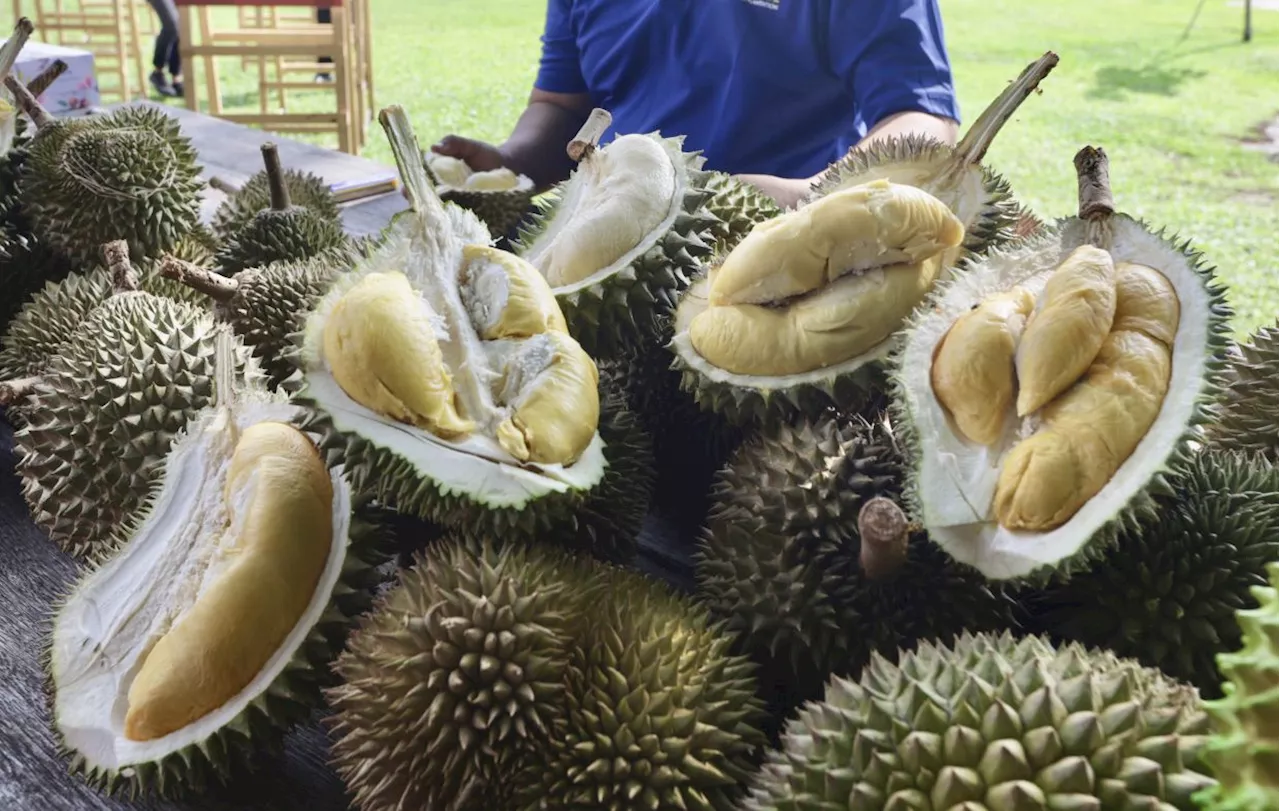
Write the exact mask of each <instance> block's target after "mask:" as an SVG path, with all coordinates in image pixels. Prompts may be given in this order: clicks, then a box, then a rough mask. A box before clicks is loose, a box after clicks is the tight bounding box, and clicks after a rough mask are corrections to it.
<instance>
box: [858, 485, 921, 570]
mask: <svg viewBox="0 0 1280 811" xmlns="http://www.w3.org/2000/svg"><path fill="white" fill-rule="evenodd" d="M910 531H911V525H910V524H909V523H908V521H907V516H906V514H905V513H904V512H903V511H902V508H901V507H899V506H898V505H897V504H896V503H894V502H893V501H891V500H890V499H887V498H884V497H882V496H877V497H875V498H872V499H868V500H867V503H865V504H863V505H862V509H860V510H859V511H858V538H859V550H858V565H859V566H860V567H861V569H862V574H863V576H865V577H866V578H867V579H868V580H879V579H882V578H885V577H888V576H890V575H892V574H893V573H894V572H896V571H898V569H899V568H901V567H902V564H903V563H906V561H907V546H908V544H909V541H910Z"/></svg>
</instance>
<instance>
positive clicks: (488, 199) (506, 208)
mask: <svg viewBox="0 0 1280 811" xmlns="http://www.w3.org/2000/svg"><path fill="white" fill-rule="evenodd" d="M423 166H424V167H425V168H426V170H427V176H428V177H430V178H431V183H432V184H433V185H435V187H436V192H437V193H438V194H439V195H440V199H441V200H443V201H445V202H447V203H454V204H456V205H459V206H462V207H463V208H465V209H468V210H470V211H473V212H475V215H476V216H477V217H479V218H480V219H481V220H482V221H483V222H484V224H485V225H487V226H488V227H489V234H490V235H491V236H492V237H493V238H494V239H502V238H503V237H509V236H511V235H512V234H513V233H514V232H515V230H516V226H517V225H519V224H520V221H521V220H523V219H524V218H525V215H526V214H528V213H530V212H531V211H532V210H533V200H534V197H536V196H537V189H536V188H535V187H534V185H533V184H532V183H529V185H528V186H527V187H525V188H515V189H467V188H461V189H460V188H454V187H452V186H446V185H442V184H441V181H440V178H439V177H437V176H436V173H435V172H433V171H431V163H430V161H424V162H423Z"/></svg>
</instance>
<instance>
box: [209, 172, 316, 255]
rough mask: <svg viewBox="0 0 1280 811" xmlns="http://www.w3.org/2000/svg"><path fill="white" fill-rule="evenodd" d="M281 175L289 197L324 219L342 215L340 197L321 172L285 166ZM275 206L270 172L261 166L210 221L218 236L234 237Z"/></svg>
mask: <svg viewBox="0 0 1280 811" xmlns="http://www.w3.org/2000/svg"><path fill="white" fill-rule="evenodd" d="M280 174H281V177H282V178H283V180H284V186H285V188H286V189H287V190H288V192H289V199H290V200H291V201H292V202H293V204H294V205H296V206H301V207H303V208H306V209H310V210H311V211H314V212H315V213H316V214H318V215H319V216H320V217H321V218H322V219H326V220H332V221H334V222H337V221H338V220H339V219H340V217H341V212H340V210H339V208H338V201H337V198H336V197H334V195H333V192H332V190H330V188H329V185H328V184H327V183H325V182H324V180H323V179H321V178H320V177H319V176H318V175H314V174H312V173H310V172H303V171H300V170H298V169H283V170H282V171H281V173H280ZM270 206H271V186H270V184H269V183H268V182H267V172H266V170H265V169H259V170H258V171H257V172H256V173H254V175H253V176H252V177H250V178H249V179H248V180H247V181H245V184H244V185H243V186H241V187H240V189H239V190H237V191H236V192H235V193H233V194H229V195H227V199H226V200H224V201H223V202H222V205H220V206H218V210H217V211H215V212H214V215H213V221H212V223H211V224H210V226H211V228H212V230H213V234H214V235H215V236H217V238H218V239H221V240H226V239H230V238H231V237H232V236H234V235H235V234H236V232H238V231H240V230H241V229H242V228H244V227H245V226H246V225H248V224H249V221H250V220H252V219H253V218H254V217H255V216H256V215H257V213H258V212H259V211H261V210H262V209H264V208H269V207H270Z"/></svg>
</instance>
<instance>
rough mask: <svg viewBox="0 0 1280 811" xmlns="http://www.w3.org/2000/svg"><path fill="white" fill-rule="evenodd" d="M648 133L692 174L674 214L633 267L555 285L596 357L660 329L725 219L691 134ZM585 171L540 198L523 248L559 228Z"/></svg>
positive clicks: (521, 240)
mask: <svg viewBox="0 0 1280 811" xmlns="http://www.w3.org/2000/svg"><path fill="white" fill-rule="evenodd" d="M648 137H650V138H653V139H655V140H656V141H658V142H659V143H661V144H662V145H663V147H664V148H665V149H666V150H667V152H668V154H670V155H671V157H672V160H673V161H675V162H677V165H678V168H679V171H680V172H681V173H682V174H683V175H684V176H685V177H686V185H685V188H684V196H683V199H682V202H681V210H680V211H679V212H678V213H677V214H676V217H675V221H674V222H673V223H672V225H671V227H670V228H669V229H668V230H667V231H666V232H665V233H664V234H662V235H661V236H660V237H659V238H658V240H657V241H656V242H655V243H654V244H653V246H652V247H650V248H649V249H648V250H647V251H645V252H644V253H642V254H641V255H640V256H638V257H636V258H635V259H634V260H633V261H632V262H631V263H630V264H629V265H627V266H626V267H623V268H621V269H618V270H616V271H615V272H614V273H612V274H610V275H609V276H607V277H605V278H603V279H601V280H599V281H597V282H595V283H592V284H589V285H585V286H574V287H565V288H554V292H555V293H556V299H557V300H558V301H559V302H560V308H561V310H563V311H564V317H565V321H566V322H567V323H568V325H569V332H570V334H571V335H573V337H574V339H575V340H577V341H578V343H579V344H581V345H582V348H583V349H584V350H586V352H587V354H589V355H591V357H593V358H596V359H604V358H611V357H615V356H616V355H617V354H618V353H619V352H621V351H623V350H624V349H627V348H628V347H633V346H638V345H639V344H641V343H642V342H643V341H644V340H646V339H648V338H655V337H658V336H659V335H661V332H662V327H663V324H664V319H665V317H667V316H669V315H670V314H671V313H673V312H674V311H675V306H676V301H677V299H678V296H679V294H680V292H681V291H682V290H684V289H685V288H686V287H688V285H689V281H690V274H692V273H693V272H694V271H695V270H696V269H697V268H698V266H699V262H700V260H702V259H704V258H706V257H709V256H710V255H711V250H712V245H713V244H714V242H715V235H714V233H713V229H714V228H715V226H716V223H717V222H718V221H717V219H716V217H715V215H713V214H711V212H710V211H709V210H708V209H707V207H706V203H707V200H708V199H709V198H710V197H711V191H710V190H709V189H708V188H707V187H706V184H707V182H708V180H709V173H708V172H707V171H705V170H703V169H702V165H703V163H704V162H705V158H703V157H702V153H701V152H697V151H695V152H685V151H684V150H683V145H684V136H675V137H670V138H663V137H662V136H660V135H659V134H657V133H650V134H649V135H648ZM605 148H606V149H607V147H605ZM582 176H583V175H582V170H581V169H575V170H574V172H573V174H572V175H570V177H569V179H568V180H566V181H564V182H563V183H560V184H559V185H557V186H556V187H555V188H553V189H552V190H551V191H549V192H547V193H546V194H545V195H543V196H542V197H541V198H540V201H539V206H538V211H537V212H535V213H534V214H533V215H531V216H530V218H529V219H528V220H527V222H526V224H525V225H524V226H523V227H521V229H520V232H519V235H518V236H517V238H516V239H515V241H514V247H515V252H516V253H517V254H520V255H522V256H524V255H528V253H529V252H530V251H531V250H532V249H533V248H534V246H536V244H537V242H538V240H539V239H540V238H541V236H542V234H543V233H544V232H546V231H547V230H548V229H550V228H552V226H553V224H554V223H555V220H556V218H557V217H558V216H561V214H562V212H561V211H560V205H561V201H562V200H563V199H564V197H565V196H566V194H567V193H568V191H569V189H571V188H572V187H573V186H574V184H576V183H580V182H583V181H582V180H581V178H582ZM566 216H567V215H566Z"/></svg>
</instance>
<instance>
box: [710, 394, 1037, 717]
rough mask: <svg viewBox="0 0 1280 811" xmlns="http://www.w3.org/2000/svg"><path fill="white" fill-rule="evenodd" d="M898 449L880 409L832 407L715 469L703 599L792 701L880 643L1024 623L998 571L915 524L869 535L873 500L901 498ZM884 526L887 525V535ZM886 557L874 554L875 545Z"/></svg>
mask: <svg viewBox="0 0 1280 811" xmlns="http://www.w3.org/2000/svg"><path fill="white" fill-rule="evenodd" d="M902 472H903V469H902V460H901V457H900V455H899V451H898V448H897V438H896V437H895V435H894V430H893V426H892V424H891V423H890V422H889V421H888V420H887V419H886V418H885V417H884V416H883V415H878V416H876V417H875V418H874V419H870V420H869V419H867V418H865V417H862V416H860V415H848V416H844V415H834V414H833V415H826V416H824V417H822V418H820V419H819V420H816V421H814V422H813V423H807V422H802V423H798V424H795V425H785V426H778V427H775V428H773V429H771V430H769V431H767V432H764V433H762V434H760V435H757V436H755V437H753V438H752V439H749V440H748V441H746V442H745V443H744V444H743V445H742V446H741V447H739V448H738V450H737V452H736V453H735V454H734V455H733V457H732V458H731V460H730V461H729V463H728V465H726V466H725V468H724V469H723V470H722V471H721V472H720V473H719V475H718V476H717V478H716V482H715V485H714V489H713V496H712V497H713V501H712V506H711V509H710V512H709V514H708V516H707V522H706V527H705V529H704V531H703V533H702V537H701V542H700V544H699V549H698V552H697V554H696V557H695V563H696V577H697V589H698V595H699V597H700V599H702V600H703V601H704V602H705V603H706V605H707V606H708V607H709V609H710V611H711V612H712V614H713V615H714V616H716V617H717V618H720V619H723V620H724V621H725V622H727V623H728V628H729V630H730V631H731V632H732V633H734V634H735V635H737V636H738V638H739V640H740V643H741V646H742V649H743V650H744V651H746V652H748V653H749V654H750V655H751V656H752V658H753V659H754V660H755V661H757V662H758V663H760V665H761V666H762V668H763V670H762V675H761V682H762V686H763V688H764V689H765V690H766V691H767V695H769V697H770V698H771V699H772V700H773V701H774V702H775V705H776V706H777V707H778V711H776V712H775V713H774V714H775V715H780V714H784V713H785V712H786V711H787V710H788V709H789V708H791V707H793V706H795V705H797V704H799V703H800V702H802V701H805V700H809V699H812V698H817V697H819V696H820V695H821V688H822V685H823V683H825V682H826V680H827V678H828V677H829V676H830V675H831V674H832V673H836V674H840V675H846V676H847V675H853V674H856V673H857V672H858V670H859V669H860V668H862V667H863V666H864V665H865V664H866V662H867V661H868V659H869V657H870V656H871V654H872V653H874V652H877V651H878V652H880V653H881V654H883V655H886V656H888V655H892V654H893V653H894V652H895V651H897V650H898V649H899V648H901V647H905V646H910V645H912V644H914V643H915V642H916V641H917V640H922V639H923V640H941V641H943V642H946V641H949V640H950V639H952V638H953V637H954V636H955V634H957V633H959V632H960V631H962V630H966V629H968V630H971V631H999V630H1004V629H1006V628H1010V627H1016V626H1017V625H1018V622H1019V613H1018V606H1017V604H1016V603H1015V601H1014V600H1013V597H1012V595H1010V594H1009V593H1007V591H1006V590H1005V589H1003V588H1001V587H1000V586H999V585H998V584H991V583H988V582H987V581H986V580H985V579H984V578H983V577H981V576H980V575H979V574H978V573H977V572H976V571H975V570H973V569H971V568H969V567H967V566H964V565H962V564H958V563H956V562H955V561H953V560H952V559H951V558H949V557H948V556H946V555H945V554H943V553H942V552H941V551H940V550H938V549H937V548H936V547H935V546H933V545H932V544H931V543H929V541H928V538H927V537H925V536H924V534H923V533H921V532H919V531H917V530H916V529H915V528H913V527H909V526H906V519H905V517H904V518H903V521H902V523H903V525H904V526H903V527H902V528H901V529H902V531H903V534H902V536H901V537H898V536H897V534H895V533H889V535H890V537H889V538H877V539H875V540H876V541H877V544H878V545H876V546H874V548H868V547H867V545H866V543H865V541H866V539H865V538H864V537H863V531H862V530H863V529H864V524H865V518H864V516H863V515H862V513H863V511H864V510H865V509H866V508H867V507H868V505H870V504H877V505H879V506H877V507H875V508H873V509H874V510H877V511H880V513H881V514H883V513H884V511H885V509H886V507H885V506H884V502H889V503H890V504H892V505H893V506H892V509H890V510H889V513H890V514H893V512H894V511H897V512H898V514H901V510H900V509H899V508H898V507H897V505H896V502H897V501H899V500H900V498H901V474H902ZM884 534H885V533H884V532H881V533H880V535H884ZM876 557H879V558H880V560H879V561H876V560H873V559H869V558H876Z"/></svg>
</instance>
